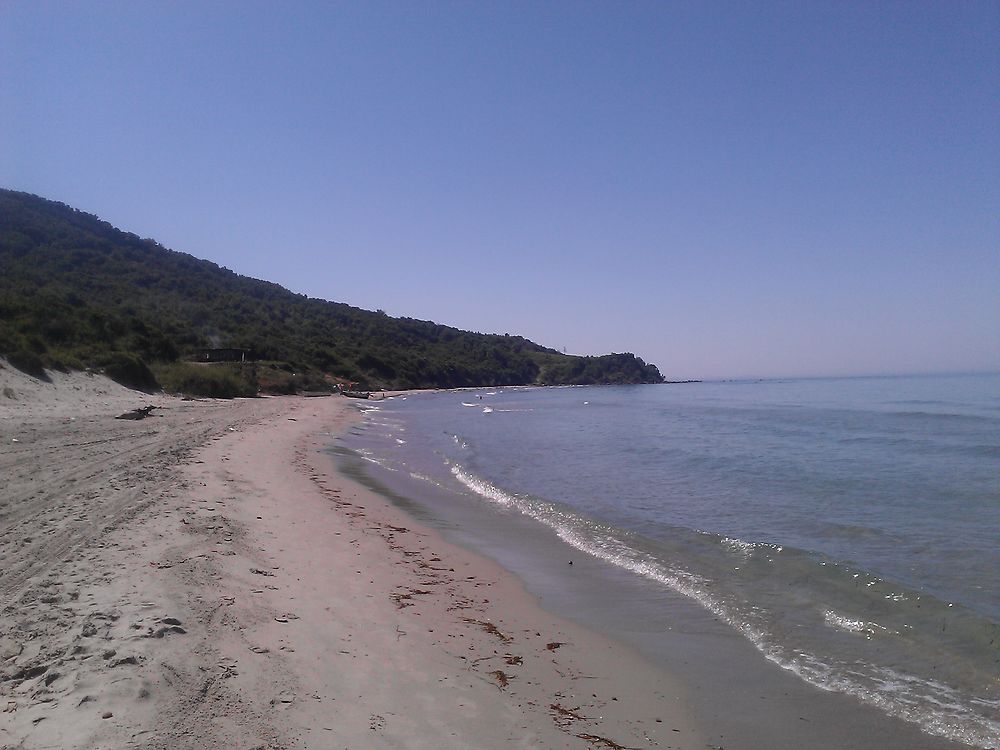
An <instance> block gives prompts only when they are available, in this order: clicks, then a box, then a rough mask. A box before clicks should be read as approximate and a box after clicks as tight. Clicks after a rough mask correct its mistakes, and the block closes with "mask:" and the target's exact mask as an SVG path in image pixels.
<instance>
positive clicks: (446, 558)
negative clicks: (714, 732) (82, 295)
mask: <svg viewBox="0 0 1000 750" xmlns="http://www.w3.org/2000/svg"><path fill="white" fill-rule="evenodd" d="M51 380H52V382H51V383H45V382H40V381H37V380H34V379H31V378H28V377H27V376H24V375H22V374H21V373H18V372H16V371H14V370H12V369H11V368H10V367H5V368H3V369H0V394H2V395H0V417H2V421H0V473H2V475H3V477H4V482H3V487H2V489H0V633H2V635H0V746H5V747H23V748H48V747H59V748H106V747H143V748H167V747H170V748H178V747H180V748H187V747H199V748H291V747H296V748H333V747H336V748H341V747H343V748H380V747H407V748H448V747H454V748H466V747H482V748H501V747H504V748H506V747H524V748H528V747H546V748H618V747H644V748H645V747H662V748H695V747H697V748H704V747H705V746H706V743H705V741H704V738H703V737H702V736H701V735H699V733H698V732H697V731H696V730H695V728H694V727H693V726H692V724H691V722H690V721H689V719H688V710H687V704H686V701H685V699H684V695H683V693H682V691H681V689H680V687H679V686H678V685H677V684H675V683H673V682H672V681H670V680H669V678H668V677H667V676H666V675H664V674H663V673H662V672H659V671H657V670H655V669H653V668H651V667H649V666H647V665H646V664H644V662H643V661H642V660H641V659H640V658H639V657H638V656H637V655H636V654H635V653H634V652H632V651H630V650H629V649H628V648H626V647H623V646H620V645H618V644H616V643H614V642H611V641H609V640H607V639H605V638H603V637H600V636H598V635H595V634H593V633H590V632H589V631H586V630H584V629H581V628H579V627H577V626H575V625H573V624H570V623H568V622H566V621H563V620H560V619H558V618H555V617H554V616H552V615H550V614H548V613H546V612H544V611H542V610H541V609H540V608H538V606H537V605H536V604H535V602H534V601H533V600H532V599H531V597H530V596H528V595H527V594H526V593H525V592H524V591H523V589H522V588H521V586H520V584H519V583H518V582H517V581H516V580H515V579H514V578H513V577H512V576H510V575H509V574H507V573H505V572H504V571H502V570H501V569H500V568H498V567H497V566H495V565H494V564H493V563H491V562H488V561H486V560H485V559H482V558H480V557H477V556H476V555H474V554H471V553H469V552H467V551H465V550H463V549H460V548H457V547H455V546H453V545H450V544H448V543H446V542H444V541H443V540H442V539H441V538H440V537H439V536H438V535H437V533H436V532H434V531H432V530H429V529H426V528H422V527H420V526H418V525H416V524H415V523H414V522H413V521H412V519H410V518H409V517H407V516H405V515H403V514H402V513H401V512H400V511H399V510H397V509H395V508H394V507H392V506H391V505H390V504H388V503H387V502H386V501H385V500H384V499H383V498H381V497H380V496H378V495H376V494H374V493H372V492H370V491H369V490H367V489H365V488H363V487H361V486H359V485H357V484H354V483H353V482H351V481H350V480H349V479H347V478H346V477H343V476H341V475H339V474H337V473H336V472H335V470H334V466H333V462H332V460H331V459H330V457H329V456H328V455H327V454H326V453H325V452H324V450H325V449H326V448H327V447H328V446H329V445H330V443H331V442H332V441H333V440H334V436H335V435H336V434H337V433H338V432H339V431H343V430H345V429H347V428H349V426H350V425H351V424H352V423H353V422H354V421H355V420H356V419H357V418H358V412H357V410H356V409H355V407H354V406H353V405H352V404H351V403H350V402H348V401H347V400H346V399H342V398H334V397H330V398H298V397H281V398H265V399H248V400H238V401H182V400H180V399H176V398H170V397H166V396H163V395H154V396H149V395H146V394H142V393H137V392H134V391H129V390H128V389H125V388H122V387H120V386H117V385H115V384H114V383H111V382H110V381H107V380H105V379H103V378H100V377H98V376H92V375H86V374H79V373H78V374H73V375H65V374H59V373H53V374H52V375H51ZM146 406H154V407H155V408H154V409H153V410H152V411H151V412H150V414H149V416H148V417H146V418H144V419H116V417H117V416H120V415H121V414H123V413H126V412H128V411H131V410H133V409H137V408H140V407H146Z"/></svg>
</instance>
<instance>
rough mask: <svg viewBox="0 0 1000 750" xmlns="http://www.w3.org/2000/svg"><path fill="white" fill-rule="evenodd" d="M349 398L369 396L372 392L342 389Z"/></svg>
mask: <svg viewBox="0 0 1000 750" xmlns="http://www.w3.org/2000/svg"><path fill="white" fill-rule="evenodd" d="M341 393H343V394H344V395H345V396H347V397H348V398H369V397H370V396H371V394H370V393H369V392H368V391H341Z"/></svg>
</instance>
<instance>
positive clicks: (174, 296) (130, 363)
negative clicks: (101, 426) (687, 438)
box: [0, 190, 663, 396]
mask: <svg viewBox="0 0 1000 750" xmlns="http://www.w3.org/2000/svg"><path fill="white" fill-rule="evenodd" d="M0 269H2V273H0V354H3V355H5V356H7V357H8V359H9V361H10V362H11V363H12V364H14V365H15V366H17V367H19V368H21V369H23V370H25V371H26V372H30V373H31V374H35V375H39V374H41V373H43V371H42V370H41V367H42V366H45V367H49V368H62V369H67V368H72V369H81V368H84V367H93V368H98V369H102V370H104V371H105V372H107V374H109V375H111V376H112V377H114V378H116V379H118V380H119V381H120V382H123V383H126V384H127V385H130V386H133V387H139V388H146V389H149V388H155V387H157V385H159V386H163V387H165V388H167V389H170V390H176V391H181V392H189V393H196V394H203V395H227V396H236V395H252V394H253V393H256V392H257V390H258V389H259V388H261V387H263V388H264V389H266V390H268V391H269V392H275V391H277V392H292V391H295V390H300V389H315V388H321V387H329V384H330V383H331V382H332V381H333V380H342V381H352V382H357V383H359V384H360V387H362V388H450V387H461V386H477V385H526V384H533V383H538V384H546V385H554V384H568V383H574V384H577V383H579V384H585V383H640V382H641V383H656V382H662V380H663V378H662V376H661V375H660V373H659V370H657V368H656V367H655V366H654V365H648V364H646V363H644V362H643V361H642V360H641V359H639V358H637V357H635V356H633V355H632V354H611V355H606V356H602V357H577V356H571V355H565V354H560V353H559V352H556V351H554V350H552V349H548V348H546V347H543V346H539V345H538V344H535V343H533V342H531V341H528V340H527V339H525V338H522V337H520V336H510V335H497V334H481V333H472V332H468V331H461V330H458V329H456V328H451V327H449V326H443V325H437V324H435V323H432V322H429V321H423V320H414V319H411V318H392V317H390V316H388V315H385V314H384V313H381V312H369V311H367V310H360V309H358V308H355V307H351V306H349V305H345V304H342V303H337V302H328V301H325V300H319V299H310V298H308V297H305V296H303V295H300V294H295V293H293V292H290V291H288V290H287V289H284V288H282V287H280V286H278V285H277V284H272V283H270V282H266V281H260V280H257V279H251V278H248V277H245V276H240V275H238V274H236V273H234V272H233V271H230V270H229V269H226V268H221V267H219V266H217V265H216V264H214V263H211V262H209V261H204V260H199V259H197V258H194V257H192V256H190V255H186V254H184V253H180V252H175V251H173V250H168V249H166V248H164V247H162V246H161V245H159V244H158V243H157V242H155V241H153V240H148V239H140V238H139V237H137V236H136V235H134V234H129V233H127V232H122V231H120V230H118V229H115V228H114V227H112V226H111V225H110V224H108V223H106V222H104V221H101V220H99V219H97V218H96V217H94V216H91V215H89V214H86V213H83V212H81V211H77V210H75V209H72V208H70V207H69V206H66V205H63V204H61V203H55V202H53V201H48V200H45V199H42V198H39V197H37V196H33V195H28V194H26V193H17V192H13V191H9V190H0ZM212 347H228V348H235V349H242V350H245V351H247V352H249V354H250V357H249V358H250V359H252V360H254V361H253V362H252V363H248V364H246V365H242V366H236V363H233V364H232V365H229V364H227V365H225V366H222V365H196V364H191V363H190V362H185V361H186V360H193V359H195V358H197V356H198V354H199V352H200V351H201V350H204V349H209V348H212ZM266 363H270V364H266ZM251 364H252V366H251Z"/></svg>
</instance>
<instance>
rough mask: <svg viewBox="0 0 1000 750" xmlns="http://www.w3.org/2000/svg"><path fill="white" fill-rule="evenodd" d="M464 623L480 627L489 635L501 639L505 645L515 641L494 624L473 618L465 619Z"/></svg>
mask: <svg viewBox="0 0 1000 750" xmlns="http://www.w3.org/2000/svg"><path fill="white" fill-rule="evenodd" d="M462 621H463V622H467V623H469V624H470V625H478V626H479V627H481V628H482V629H483V630H485V631H486V632H487V633H489V634H490V635H495V636H496V637H497V638H499V639H500V640H501V641H503V642H504V643H510V642H511V641H512V640H514V639H513V638H511V637H510V636H509V635H507V634H506V633H504V632H503V631H502V630H500V628H498V627H497V626H496V625H494V624H493V623H492V622H487V621H486V620H476V619H475V618H472V617H463V618H462Z"/></svg>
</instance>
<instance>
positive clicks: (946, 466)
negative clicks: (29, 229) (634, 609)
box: [346, 375, 1000, 747]
mask: <svg viewBox="0 0 1000 750" xmlns="http://www.w3.org/2000/svg"><path fill="white" fill-rule="evenodd" d="M362 408H364V409H365V411H366V416H367V420H366V426H365V427H364V429H360V430H356V431H355V432H354V434H352V435H350V436H349V437H348V439H347V441H346V446H347V448H346V450H347V451H348V452H349V453H351V454H353V455H356V456H361V457H363V458H365V459H367V460H368V461H369V462H371V464H372V465H375V464H377V465H378V466H379V467H381V468H379V469H378V471H383V472H394V473H396V474H398V475H401V476H403V475H405V476H406V477H407V479H408V480H409V481H413V482H417V483H422V484H424V485H426V486H428V487H433V488H434V490H435V491H436V492H438V493H444V494H447V495H448V496H449V497H450V506H451V507H452V508H461V507H462V506H468V507H470V508H473V507H476V506H480V507H482V506H486V507H489V508H492V509H494V510H496V511H498V512H500V513H506V514H512V515H516V516H518V517H519V518H523V519H526V520H527V521H529V522H530V523H533V524H537V525H539V526H541V527H545V528H547V529H550V530H551V531H552V533H553V534H554V536H556V537H558V539H561V540H562V543H564V544H565V545H567V549H570V550H572V551H573V552H574V554H577V555H581V554H582V555H587V556H591V557H592V558H594V559H597V560H600V561H602V562H603V563H604V564H606V565H609V566H613V567H615V568H616V569H618V570H619V571H621V572H622V573H623V574H624V575H628V576H635V577H638V578H641V579H643V580H644V581H645V582H647V583H649V584H652V585H654V586H660V587H664V588H665V589H669V590H671V591H673V592H678V593H680V594H683V595H684V596H686V597H689V598H690V600H691V601H693V602H697V604H698V605H700V606H701V607H703V608H704V609H705V610H707V611H709V612H711V613H712V614H713V616H715V617H718V618H719V619H721V620H723V621H725V622H726V623H728V624H729V626H731V627H732V628H733V630H734V631H735V632H738V633H739V634H741V635H742V636H743V637H745V638H746V639H747V640H748V641H749V642H751V643H752V644H753V645H754V646H755V647H756V648H757V649H758V650H759V651H760V653H761V654H762V655H763V656H764V657H766V658H767V659H769V660H771V661H773V662H775V663H776V664H778V665H780V666H781V667H783V668H784V669H786V670H789V671H790V672H793V673H794V674H796V675H798V676H799V677H800V678H801V679H803V680H805V681H807V682H809V683H812V684H814V685H816V686H818V687H821V688H823V689H826V690H833V691H840V692H844V693H848V694H851V695H854V696H856V697H857V698H859V699H861V700H862V701H864V702H866V703H869V704H871V705H873V706H876V707H877V708H879V709H881V710H882V711H884V712H886V713H888V714H890V715H892V716H896V717H899V718H902V719H905V720H907V721H911V722H915V723H917V724H918V725H920V726H921V728H923V729H924V730H925V731H927V732H929V733H931V734H936V735H941V736H944V737H948V738H952V739H956V740H960V741H963V742H966V743H969V744H971V745H974V746H979V747H1000V375H968V376H948V377H944V376H934V377H930V376H927V377H893V378H844V379H808V380H764V381H752V382H750V381H739V382H717V383H691V384H681V385H655V386H602V387H573V388H528V389H522V388H503V389H481V390H476V391H461V392H443V393H436V394H419V395H411V396H409V397H408V398H396V399H392V400H386V401H382V402H379V403H376V404H372V403H368V404H366V405H365V406H364V407H362ZM411 510H412V508H411ZM423 510H424V512H427V513H438V514H440V513H445V514H447V508H446V507H445V506H442V507H439V508H437V509H434V510H427V509H426V508H424V509H423ZM456 522H457V523H460V522H461V521H456ZM481 533H483V532H482V531H481ZM485 533H486V534H488V533H489V530H487V531H486V532H485ZM497 533H498V534H501V531H500V529H499V528H498V530H497ZM505 543H512V541H511V540H506V541H505V540H504V539H502V538H499V539H494V540H491V544H494V545H498V546H502V545H504V544H505Z"/></svg>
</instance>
